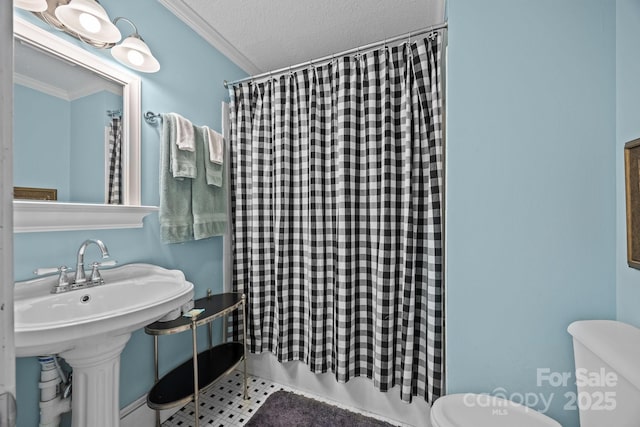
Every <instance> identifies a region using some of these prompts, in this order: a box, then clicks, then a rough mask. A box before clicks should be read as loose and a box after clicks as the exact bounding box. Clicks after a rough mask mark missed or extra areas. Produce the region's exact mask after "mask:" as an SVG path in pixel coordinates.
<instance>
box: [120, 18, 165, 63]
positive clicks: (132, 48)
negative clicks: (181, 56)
mask: <svg viewBox="0 0 640 427" xmlns="http://www.w3.org/2000/svg"><path fill="white" fill-rule="evenodd" d="M120 20H122V21H125V22H127V23H128V24H129V25H131V26H132V27H133V34H131V35H129V36H128V37H127V38H126V39H124V40H123V41H122V43H120V44H119V45H117V46H114V47H112V48H111V55H113V57H114V58H116V59H117V60H118V61H119V62H121V63H122V64H124V65H126V66H127V67H129V68H133V69H134V70H138V71H142V72H143V73H155V72H156V71H158V70H159V69H160V63H159V62H158V60H157V59H156V58H155V57H154V56H153V54H152V53H151V49H149V46H147V44H146V43H145V42H144V40H143V39H142V37H140V34H138V29H137V28H136V26H135V25H134V23H133V22H131V21H130V20H128V19H127V18H123V17H121V16H119V17H117V18H116V19H114V20H113V23H114V24H116V23H117V22H118V21H120Z"/></svg>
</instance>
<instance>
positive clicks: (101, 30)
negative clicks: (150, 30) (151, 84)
mask: <svg viewBox="0 0 640 427" xmlns="http://www.w3.org/2000/svg"><path fill="white" fill-rule="evenodd" d="M14 1H15V3H14V4H15V6H16V7H19V8H21V9H25V10H28V11H31V12H33V14H34V15H35V16H37V17H38V18H40V19H41V20H43V21H44V22H46V23H47V24H49V25H50V26H51V27H53V28H56V29H58V30H60V31H64V32H65V33H67V34H69V35H71V36H73V37H75V38H77V39H79V40H81V41H82V42H84V43H86V44H89V45H91V46H93V47H95V48H98V49H111V54H112V55H113V57H114V58H115V59H116V60H118V61H119V62H120V63H122V64H124V65H126V66H127V67H129V68H133V69H134V70H137V71H142V72H144V73H155V72H157V71H158V70H160V63H159V62H158V60H157V59H156V58H155V57H154V56H153V54H152V53H151V50H150V49H149V46H147V44H146V43H145V42H144V40H143V39H142V37H140V34H138V29H137V28H136V26H135V24H134V23H133V22H131V21H130V20H129V19H127V18H123V17H117V18H116V19H114V20H113V21H111V19H110V18H109V15H108V14H107V12H106V11H105V10H104V8H103V7H102V6H101V5H100V3H99V2H98V1H97V0H14ZM121 20H122V21H125V22H127V23H129V24H130V25H131V26H132V27H133V30H134V32H133V34H131V35H129V36H128V37H126V38H125V39H124V40H123V41H122V42H121V43H120V44H117V43H118V42H120V40H121V39H122V34H121V33H120V30H119V29H118V27H117V26H116V24H117V23H118V21H121Z"/></svg>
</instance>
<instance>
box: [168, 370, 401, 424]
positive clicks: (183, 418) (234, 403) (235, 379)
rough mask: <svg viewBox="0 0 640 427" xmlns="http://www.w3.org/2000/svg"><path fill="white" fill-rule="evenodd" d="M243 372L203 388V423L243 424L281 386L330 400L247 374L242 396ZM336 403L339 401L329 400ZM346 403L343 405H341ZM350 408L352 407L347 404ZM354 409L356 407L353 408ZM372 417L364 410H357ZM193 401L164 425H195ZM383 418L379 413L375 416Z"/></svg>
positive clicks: (233, 373) (201, 394)
mask: <svg viewBox="0 0 640 427" xmlns="http://www.w3.org/2000/svg"><path fill="white" fill-rule="evenodd" d="M242 382H243V376H242V372H241V371H238V370H236V371H233V372H232V373H231V374H229V375H227V376H223V377H221V378H220V379H219V380H218V381H216V382H214V383H213V384H211V385H210V386H209V387H207V388H205V389H204V390H202V391H201V392H200V402H199V404H200V414H199V415H200V427H205V426H215V427H241V426H244V425H245V424H246V423H247V421H249V418H251V416H252V415H253V414H254V413H255V412H256V411H257V410H258V408H260V406H262V404H263V403H264V401H265V400H266V399H267V397H269V395H270V394H271V393H273V392H275V391H278V390H286V391H292V392H295V393H299V394H303V395H305V396H307V397H311V398H315V399H318V400H321V401H325V402H327V400H326V399H322V398H319V397H317V396H313V395H310V394H308V393H302V392H299V391H297V390H293V389H291V388H289V387H286V386H283V385H281V384H277V383H274V382H271V381H268V380H265V379H262V378H258V377H255V376H252V375H248V376H247V384H248V388H249V398H248V399H247V400H244V399H243V398H242ZM327 403H331V404H335V402H327ZM340 406H342V405H340ZM345 409H349V408H345ZM351 410H353V409H351ZM353 411H354V412H359V413H362V414H364V415H367V416H370V417H372V416H373V415H372V414H367V413H364V412H362V411H358V410H353ZM193 413H194V411H193V402H190V403H188V404H187V405H186V406H185V407H183V408H181V409H180V410H179V411H178V412H176V413H175V414H173V415H172V416H171V417H170V418H169V419H168V420H166V421H165V422H164V423H162V426H163V427H194V419H193ZM375 418H379V417H375ZM380 419H382V418H380ZM384 421H387V422H390V423H392V424H394V425H399V424H398V423H394V422H393V421H391V420H384Z"/></svg>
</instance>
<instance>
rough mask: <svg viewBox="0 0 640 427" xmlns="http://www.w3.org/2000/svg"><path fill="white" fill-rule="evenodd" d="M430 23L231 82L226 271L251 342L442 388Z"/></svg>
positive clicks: (407, 383)
mask: <svg viewBox="0 0 640 427" xmlns="http://www.w3.org/2000/svg"><path fill="white" fill-rule="evenodd" d="M441 38H442V36H441V35H440V34H433V35H431V36H428V37H426V38H424V39H422V40H418V41H415V42H413V43H404V44H402V45H400V46H396V47H392V48H390V47H385V48H383V49H379V50H375V51H371V52H367V53H366V54H361V55H354V56H344V57H341V58H338V59H337V60H335V61H332V62H330V63H327V64H324V65H322V66H315V67H309V68H307V69H304V70H301V71H298V72H294V73H286V74H285V75H282V76H279V77H278V78H269V79H267V80H266V81H261V82H255V83H242V84H238V85H237V86H234V87H233V88H232V89H231V90H230V97H231V104H230V118H231V132H230V138H231V141H230V143H231V144H230V145H231V171H232V172H231V188H232V215H233V242H234V245H233V257H234V267H233V269H234V276H233V280H234V281H233V283H234V288H235V289H236V290H238V291H241V292H245V293H246V294H247V297H248V319H247V320H248V322H247V326H248V337H247V338H248V345H249V347H250V350H251V351H252V352H255V353H260V352H265V351H269V352H273V353H274V354H275V355H277V357H278V360H280V361H291V360H299V361H303V362H304V363H306V364H308V365H309V367H310V369H311V370H312V371H313V372H317V373H321V372H333V373H334V375H335V377H336V379H337V380H338V381H340V382H345V381H348V380H349V379H351V378H353V377H357V376H366V377H368V378H372V379H373V382H374V385H375V387H377V388H378V389H380V390H381V391H387V390H389V389H391V388H392V387H394V386H399V393H400V396H401V398H402V399H403V400H405V401H411V399H412V397H413V396H420V397H422V398H424V399H426V400H427V401H429V402H432V401H433V400H434V399H436V398H437V397H439V396H440V394H441V389H442V371H443V369H442V355H441V353H442V328H443V325H442V324H443V319H442V231H441V191H442V167H443V166H442V89H441V77H440V69H441V64H440V62H441V56H442V54H441V50H442V42H441ZM236 324H237V323H236Z"/></svg>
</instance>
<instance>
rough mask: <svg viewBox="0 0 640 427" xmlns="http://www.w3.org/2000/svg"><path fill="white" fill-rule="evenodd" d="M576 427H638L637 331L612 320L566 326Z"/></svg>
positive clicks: (639, 354) (639, 371) (639, 335)
mask: <svg viewBox="0 0 640 427" xmlns="http://www.w3.org/2000/svg"><path fill="white" fill-rule="evenodd" d="M569 333H570V334H571V335H573V353H574V357H575V361H576V380H577V385H578V403H579V411H580V427H602V426H608V427H612V426H615V427H638V426H640V329H638V328H636V327H635V326H631V325H627V324H626V323H622V322H617V321H614V320H583V321H579V322H573V323H572V324H571V325H569Z"/></svg>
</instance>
